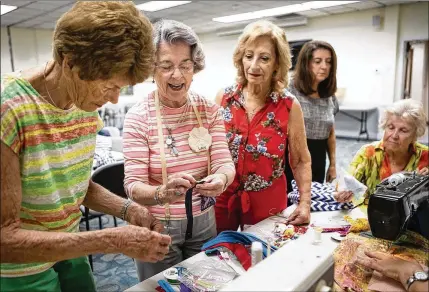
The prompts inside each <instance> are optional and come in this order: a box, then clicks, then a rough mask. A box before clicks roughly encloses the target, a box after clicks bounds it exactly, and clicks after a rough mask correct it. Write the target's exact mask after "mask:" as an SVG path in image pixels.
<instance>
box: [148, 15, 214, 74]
mask: <svg viewBox="0 0 429 292" xmlns="http://www.w3.org/2000/svg"><path fill="white" fill-rule="evenodd" d="M162 42H166V43H168V44H173V43H176V42H184V43H186V44H188V45H189V46H190V47H191V58H192V61H194V62H195V69H194V72H195V73H198V72H200V71H201V70H203V69H204V67H205V58H206V57H205V55H204V52H203V47H202V44H201V42H200V39H199V38H198V36H197V34H196V33H195V32H194V30H193V29H192V28H190V27H189V26H187V25H186V24H184V23H182V22H179V21H175V20H170V19H162V20H159V21H157V22H156V23H155V24H154V32H153V43H154V45H155V55H156V54H158V48H159V44H160V43H162Z"/></svg>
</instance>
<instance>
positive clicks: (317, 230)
mask: <svg viewBox="0 0 429 292" xmlns="http://www.w3.org/2000/svg"><path fill="white" fill-rule="evenodd" d="M322 231H323V228H322V227H314V228H313V233H314V238H313V243H314V244H319V243H321V242H322Z"/></svg>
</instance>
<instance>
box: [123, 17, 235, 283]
mask: <svg viewBox="0 0 429 292" xmlns="http://www.w3.org/2000/svg"><path fill="white" fill-rule="evenodd" d="M154 44H155V50H156V63H155V70H154V82H155V83H156V86H157V89H156V90H155V91H154V92H152V93H150V94H149V95H148V96H147V97H145V98H144V99H143V100H142V101H141V102H139V103H137V104H136V105H135V106H134V107H133V108H132V109H131V110H130V111H129V112H128V113H127V116H126V118H125V122H124V157H125V181H124V183H125V189H126V191H127V193H128V196H129V197H130V198H131V199H132V200H134V201H135V202H137V203H139V204H141V205H144V206H147V207H148V208H149V210H150V211H151V213H152V214H153V215H154V216H155V217H156V218H158V219H159V220H161V222H162V223H164V225H165V227H166V232H168V234H169V235H170V236H171V238H172V245H171V247H170V252H169V254H168V255H167V256H166V257H165V260H163V261H161V262H158V263H155V264H152V263H147V262H141V261H138V260H137V261H136V265H137V270H138V276H139V279H140V281H142V280H144V279H147V278H149V277H151V276H153V275H155V274H157V273H159V272H161V271H163V270H165V269H166V268H169V267H171V266H173V265H175V264H177V263H179V262H181V261H183V260H184V259H186V258H189V257H191V256H193V255H195V254H197V253H199V252H200V250H201V247H202V245H203V244H204V243H205V242H206V241H208V240H210V239H211V238H213V237H215V236H216V222H215V216H214V210H213V205H214V201H215V200H214V197H216V196H218V195H220V194H221V193H222V192H223V191H224V190H225V189H226V187H227V186H228V185H229V184H230V183H231V182H232V181H233V179H234V175H235V168H234V164H233V162H232V158H231V155H230V152H229V149H228V144H227V142H226V137H225V128H224V124H223V120H222V116H221V115H220V113H219V106H218V105H216V104H215V103H214V102H210V101H208V100H206V99H205V98H204V97H202V96H201V95H199V94H197V93H194V92H191V91H189V87H190V85H191V83H192V78H193V75H194V74H195V73H198V72H199V71H201V70H202V69H203V68H204V53H203V51H202V47H201V43H200V41H199V39H198V37H197V35H196V34H195V32H194V31H193V30H192V29H191V28H190V27H188V26H186V25H184V24H183V23H180V22H177V21H173V20H162V21H159V22H157V23H156V24H155V25H154ZM194 187H195V189H194Z"/></svg>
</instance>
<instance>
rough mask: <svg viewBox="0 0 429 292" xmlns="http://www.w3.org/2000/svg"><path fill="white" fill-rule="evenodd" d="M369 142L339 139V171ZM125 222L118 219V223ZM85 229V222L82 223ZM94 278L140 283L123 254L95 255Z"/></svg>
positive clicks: (105, 289) (101, 284) (118, 284)
mask: <svg viewBox="0 0 429 292" xmlns="http://www.w3.org/2000/svg"><path fill="white" fill-rule="evenodd" d="M367 143H369V142H357V141H356V140H349V139H337V171H339V170H340V169H341V168H343V169H347V168H348V165H349V163H350V161H351V160H352V158H353V156H354V154H355V153H356V152H357V151H358V150H359V149H360V147H361V146H362V145H364V144H367ZM102 224H103V228H108V227H113V217H112V216H103V217H102ZM123 224H125V223H124V222H123V221H121V220H120V219H118V225H119V226H120V225H123ZM98 228H99V227H98V219H93V220H91V221H90V229H91V230H97V229H98ZM81 230H82V231H84V230H86V229H85V224H84V223H82V224H81ZM93 263H94V278H95V282H96V284H97V290H98V291H99V292H119V291H124V290H125V289H127V288H129V287H131V286H134V285H135V284H137V283H138V278H137V273H136V268H135V266H134V262H133V260H132V259H130V258H128V257H127V256H124V255H122V254H109V255H102V254H96V255H93Z"/></svg>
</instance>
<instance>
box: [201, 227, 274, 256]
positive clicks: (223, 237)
mask: <svg viewBox="0 0 429 292" xmlns="http://www.w3.org/2000/svg"><path fill="white" fill-rule="evenodd" d="M254 241H259V242H260V243H262V248H263V255H264V258H265V257H266V256H267V243H266V242H265V241H263V240H262V239H260V238H259V237H257V236H255V235H253V234H250V233H246V232H237V231H223V232H221V233H219V234H218V236H216V237H215V238H213V239H212V240H210V241H208V242H206V243H205V244H204V245H203V247H202V248H201V250H206V254H210V253H213V251H215V250H217V249H216V248H211V247H212V246H214V245H217V244H220V243H224V242H227V243H240V244H243V245H252V242H254ZM276 250H277V247H275V246H271V253H273V252H275V251H276Z"/></svg>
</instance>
